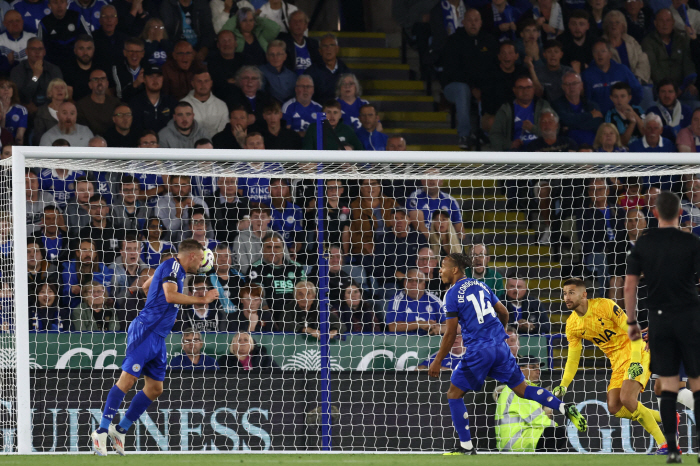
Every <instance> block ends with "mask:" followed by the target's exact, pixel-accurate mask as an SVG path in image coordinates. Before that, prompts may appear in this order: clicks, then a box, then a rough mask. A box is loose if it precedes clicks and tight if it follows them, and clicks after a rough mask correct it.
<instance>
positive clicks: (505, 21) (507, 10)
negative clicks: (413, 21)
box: [431, 0, 520, 42]
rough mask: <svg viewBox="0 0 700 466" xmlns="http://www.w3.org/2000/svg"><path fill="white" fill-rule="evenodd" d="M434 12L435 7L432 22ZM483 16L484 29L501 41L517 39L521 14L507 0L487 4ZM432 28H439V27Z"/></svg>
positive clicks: (482, 11)
mask: <svg viewBox="0 0 700 466" xmlns="http://www.w3.org/2000/svg"><path fill="white" fill-rule="evenodd" d="M451 3H453V5H454V3H455V2H454V1H453V2H451ZM434 12H435V8H433V11H431V23H433V21H434V20H435V18H434V14H433V13H434ZM481 16H482V18H483V21H484V30H485V31H486V32H488V33H489V34H491V35H492V36H494V37H496V38H497V39H498V41H499V42H504V41H507V40H515V31H517V29H518V27H517V26H516V23H517V21H518V20H519V19H520V15H519V14H518V13H517V12H516V11H515V9H514V8H513V7H512V6H511V5H509V4H508V2H507V1H504V0H496V1H495V2H494V1H492V2H490V5H489V4H486V6H484V7H483V8H482V9H481ZM457 18H458V16H457ZM458 24H459V23H457V24H455V28H456V27H457V25H458ZM432 29H433V30H435V29H437V30H439V28H432ZM433 40H435V39H433ZM438 42H439V41H438Z"/></svg>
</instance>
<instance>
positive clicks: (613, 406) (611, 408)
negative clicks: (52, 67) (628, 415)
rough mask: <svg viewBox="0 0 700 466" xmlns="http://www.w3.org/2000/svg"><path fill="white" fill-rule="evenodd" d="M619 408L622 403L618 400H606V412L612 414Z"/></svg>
mask: <svg viewBox="0 0 700 466" xmlns="http://www.w3.org/2000/svg"><path fill="white" fill-rule="evenodd" d="M621 409H622V403H621V402H620V400H608V412H609V413H610V414H612V415H613V416H614V415H615V414H617V412H618V411H619V410H621Z"/></svg>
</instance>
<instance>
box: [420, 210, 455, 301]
mask: <svg viewBox="0 0 700 466" xmlns="http://www.w3.org/2000/svg"><path fill="white" fill-rule="evenodd" d="M436 225H437V222H436ZM460 247H461V246H460ZM416 267H417V268H418V270H419V271H420V272H421V273H422V274H423V275H425V280H426V282H425V289H426V290H428V291H432V292H433V293H435V294H437V295H441V294H442V292H443V291H446V289H445V285H444V284H443V283H442V280H441V279H440V272H439V271H440V256H439V255H437V254H436V253H435V252H433V250H432V245H431V247H429V248H426V247H423V248H420V249H419V250H418V258H417V259H416Z"/></svg>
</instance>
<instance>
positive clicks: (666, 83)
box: [656, 78, 680, 94]
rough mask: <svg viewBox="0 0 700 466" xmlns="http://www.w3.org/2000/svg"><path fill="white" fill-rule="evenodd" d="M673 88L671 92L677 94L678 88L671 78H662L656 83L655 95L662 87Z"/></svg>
mask: <svg viewBox="0 0 700 466" xmlns="http://www.w3.org/2000/svg"><path fill="white" fill-rule="evenodd" d="M669 85H670V86H673V90H674V91H676V94H678V93H679V91H680V90H679V89H678V86H677V85H676V83H675V81H673V80H672V79H671V78H663V79H661V80H659V82H658V83H656V93H657V94H658V93H659V90H660V89H661V88H662V87H664V86H669Z"/></svg>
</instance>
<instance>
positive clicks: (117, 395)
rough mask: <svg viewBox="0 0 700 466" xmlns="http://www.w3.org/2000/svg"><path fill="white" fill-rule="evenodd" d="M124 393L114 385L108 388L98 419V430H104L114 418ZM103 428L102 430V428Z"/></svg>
mask: <svg viewBox="0 0 700 466" xmlns="http://www.w3.org/2000/svg"><path fill="white" fill-rule="evenodd" d="M125 395H126V393H124V392H123V391H121V389H120V388H119V387H117V386H116V385H115V386H114V387H112V388H111V389H110V390H109V393H108V394H107V401H105V407H104V409H103V410H102V419H101V420H100V428H99V429H98V432H100V433H102V432H106V431H107V429H109V425H110V424H111V423H112V420H113V419H114V415H115V414H117V413H118V412H119V407H120V406H121V404H122V401H124V396H125ZM103 429H104V430H103Z"/></svg>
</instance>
